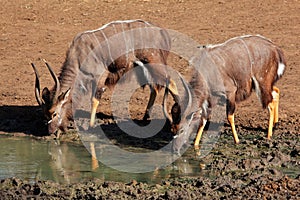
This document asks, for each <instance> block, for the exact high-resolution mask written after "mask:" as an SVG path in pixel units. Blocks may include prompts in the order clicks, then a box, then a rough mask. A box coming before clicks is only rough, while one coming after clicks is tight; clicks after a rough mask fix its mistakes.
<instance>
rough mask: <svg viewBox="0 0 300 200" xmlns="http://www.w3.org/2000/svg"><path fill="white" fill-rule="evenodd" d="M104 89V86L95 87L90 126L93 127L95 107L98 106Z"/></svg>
mask: <svg viewBox="0 0 300 200" xmlns="http://www.w3.org/2000/svg"><path fill="white" fill-rule="evenodd" d="M104 91H105V88H104V87H100V88H97V91H96V93H95V95H94V96H93V97H92V100H91V101H92V105H91V107H92V108H91V120H90V127H94V125H95V119H96V113H97V108H98V105H99V102H100V99H101V96H102V94H103V92H104Z"/></svg>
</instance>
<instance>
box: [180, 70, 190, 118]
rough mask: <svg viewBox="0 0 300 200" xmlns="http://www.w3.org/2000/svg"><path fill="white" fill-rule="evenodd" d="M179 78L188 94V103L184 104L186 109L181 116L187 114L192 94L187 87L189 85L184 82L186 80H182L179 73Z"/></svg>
mask: <svg viewBox="0 0 300 200" xmlns="http://www.w3.org/2000/svg"><path fill="white" fill-rule="evenodd" d="M179 77H180V80H181V82H182V84H183V87H184V89H185V90H186V92H187V94H188V104H187V106H186V109H185V111H184V113H183V114H182V116H184V117H185V116H187V112H188V111H189V110H190V109H191V107H192V94H191V91H190V89H189V86H188V85H187V84H186V82H185V81H184V79H183V78H182V76H181V75H180V74H179Z"/></svg>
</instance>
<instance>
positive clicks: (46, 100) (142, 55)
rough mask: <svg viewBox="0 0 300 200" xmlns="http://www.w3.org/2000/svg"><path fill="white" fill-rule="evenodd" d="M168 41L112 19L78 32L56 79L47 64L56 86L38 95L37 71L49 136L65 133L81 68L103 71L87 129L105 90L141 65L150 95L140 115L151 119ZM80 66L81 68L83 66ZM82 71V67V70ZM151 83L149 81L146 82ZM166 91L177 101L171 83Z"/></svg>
mask: <svg viewBox="0 0 300 200" xmlns="http://www.w3.org/2000/svg"><path fill="white" fill-rule="evenodd" d="M170 45H171V41H170V37H169V35H168V33H167V31H166V30H165V29H163V28H160V27H157V26H155V25H153V24H151V23H149V22H146V21H142V20H127V21H114V22H111V23H108V24H106V25H104V26H102V27H101V28H99V29H96V30H92V31H85V32H83V33H80V34H78V35H77V36H76V37H75V38H74V40H73V41H72V44H71V45H70V48H69V50H68V51H67V55H66V59H65V62H64V64H63V66H62V68H61V71H60V74H59V76H58V77H57V76H56V75H55V73H54V72H53V70H52V68H51V67H50V65H49V64H48V63H46V65H47V67H48V69H49V71H50V73H51V76H52V77H53V79H54V82H55V85H54V87H53V88H52V89H50V90H49V89H48V88H47V87H45V88H44V89H43V91H42V94H40V83H39V75H38V72H37V69H36V67H35V66H34V64H32V67H33V68H34V71H35V76H36V82H35V96H36V100H37V102H38V104H39V105H40V106H41V107H42V109H43V112H44V114H45V116H46V118H47V119H48V120H49V123H48V130H49V133H50V134H51V133H55V132H56V131H57V130H58V129H60V130H62V131H66V130H67V126H68V124H69V122H70V121H72V120H73V116H72V95H73V88H74V82H75V79H76V76H77V74H78V72H79V71H80V70H85V72H86V73H91V74H92V75H95V76H96V73H95V74H93V73H94V72H97V71H104V73H103V74H104V75H103V76H102V77H101V78H99V79H98V80H99V82H98V83H93V85H94V86H96V88H97V91H96V92H95V95H94V96H93V97H92V98H91V104H92V110H91V120H90V125H91V126H93V125H94V122H95V114H96V109H97V107H98V104H99V100H100V98H101V95H102V93H103V91H104V88H105V87H109V88H112V87H113V86H114V85H116V84H117V82H118V80H119V79H120V78H121V77H122V76H123V75H124V74H125V73H126V72H128V71H129V70H130V69H132V68H134V67H136V66H140V67H142V68H143V72H144V74H143V76H144V77H143V78H145V79H147V80H148V81H149V82H148V85H149V86H150V90H151V94H150V99H149V102H148V105H147V109H146V112H145V115H144V119H147V118H149V111H150V108H151V107H152V105H153V103H154V101H155V98H156V95H157V92H158V91H159V90H160V89H161V88H162V86H161V85H160V84H157V83H159V79H162V80H163V81H161V82H162V83H164V80H165V78H166V76H167V72H166V70H165V69H164V67H162V66H165V65H166V60H167V56H168V54H169V50H170V48H171V47H170ZM83 65H84V66H83ZM83 67H84V68H85V69H82V68H83ZM149 79H152V80H149ZM169 90H170V92H171V94H172V95H173V97H174V100H175V101H177V100H176V99H178V92H177V88H176V85H175V82H174V81H172V80H170V85H169Z"/></svg>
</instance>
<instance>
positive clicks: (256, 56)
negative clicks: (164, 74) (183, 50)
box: [171, 35, 286, 147]
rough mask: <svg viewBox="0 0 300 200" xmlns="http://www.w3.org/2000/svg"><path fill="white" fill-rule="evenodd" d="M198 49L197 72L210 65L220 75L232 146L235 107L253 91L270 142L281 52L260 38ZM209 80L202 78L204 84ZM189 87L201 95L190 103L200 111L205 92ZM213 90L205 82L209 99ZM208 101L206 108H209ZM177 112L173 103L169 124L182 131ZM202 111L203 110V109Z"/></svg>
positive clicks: (281, 66)
mask: <svg viewBox="0 0 300 200" xmlns="http://www.w3.org/2000/svg"><path fill="white" fill-rule="evenodd" d="M199 48H200V53H199V57H198V58H197V59H199V60H201V65H202V66H201V68H205V67H209V66H210V65H211V63H213V64H214V65H215V66H216V69H217V70H218V72H216V74H220V76H221V77H222V79H223V84H224V89H225V96H226V102H227V103H226V110H227V111H226V112H227V119H228V122H229V123H230V126H231V129H232V133H233V138H234V142H235V143H236V144H238V143H239V138H238V135H237V132H236V128H235V123H234V112H235V109H236V103H238V102H241V101H243V100H245V99H247V98H248V97H249V96H250V95H251V92H252V91H253V90H254V91H255V92H256V94H257V96H258V98H259V100H260V102H261V104H262V107H263V108H268V111H269V126H268V133H267V138H268V139H271V137H272V132H273V126H274V124H275V123H277V122H278V105H279V95H280V90H279V89H278V88H277V87H276V86H274V84H275V83H276V81H278V80H279V79H280V78H281V76H282V75H283V73H284V70H285V67H286V61H285V58H284V55H283V52H282V50H281V49H280V48H279V47H278V46H276V45H275V44H274V43H273V42H272V41H270V40H269V39H267V38H265V37H262V36H260V35H246V36H240V37H235V38H232V39H229V40H228V41H226V42H224V43H222V44H217V45H207V46H201V47H199ZM200 79H201V77H200ZM209 79H210V78H207V77H206V80H209ZM198 82H200V83H201V80H198ZM191 87H192V88H191V89H193V90H195V91H198V90H200V91H202V92H201V94H200V95H199V94H196V98H198V101H195V100H193V102H195V103H196V105H198V106H199V108H201V105H203V102H204V100H203V95H204V94H205V93H206V89H205V87H203V85H201V84H191ZM214 89H215V88H214V83H213V82H209V81H208V91H209V92H210V95H213V93H214ZM208 99H209V97H208ZM208 99H207V102H208V103H207V105H210V106H213V105H211V104H210V103H209V101H208ZM208 108H209V107H208ZM179 109H180V107H179V108H178V104H176V103H175V104H174V105H173V108H172V110H171V114H172V117H173V120H171V121H172V123H173V125H172V126H177V127H184V126H186V122H184V121H179V122H178V121H177V122H176V119H177V118H178V116H177V115H178V114H177V113H178V110H179ZM202 109H203V110H205V108H203V106H202ZM209 109H211V108H209ZM212 109H213V108H212ZM179 113H180V112H179ZM204 113H205V112H204ZM174 118H175V120H174ZM181 118H182V117H181ZM206 118H207V117H205V118H203V119H204V120H202V122H201V124H200V128H199V129H198V133H197V137H196V140H195V143H194V146H195V147H198V146H199V142H200V139H201V136H202V132H203V128H204V126H205V122H206ZM178 130H181V129H180V128H177V129H176V130H175V134H180V132H178ZM176 131H177V132H176Z"/></svg>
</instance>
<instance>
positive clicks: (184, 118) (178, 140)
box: [163, 75, 195, 154]
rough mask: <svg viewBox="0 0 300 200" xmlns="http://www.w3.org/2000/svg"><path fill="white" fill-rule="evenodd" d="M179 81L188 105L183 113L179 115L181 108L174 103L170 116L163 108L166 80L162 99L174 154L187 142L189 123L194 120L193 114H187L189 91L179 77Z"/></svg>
mask: <svg viewBox="0 0 300 200" xmlns="http://www.w3.org/2000/svg"><path fill="white" fill-rule="evenodd" d="M179 76H180V75H179ZM180 79H181V82H182V83H183V86H184V90H185V92H186V93H187V98H188V103H187V106H186V109H185V111H184V113H181V107H180V105H179V104H178V103H175V104H174V105H173V106H172V109H171V116H170V115H169V114H168V112H167V109H166V106H165V101H166V99H167V95H168V80H167V85H166V89H165V94H164V99H163V110H164V115H165V116H166V118H167V119H168V120H169V121H170V123H171V131H172V132H173V134H174V139H173V143H172V150H173V152H174V153H176V154H180V149H181V148H182V146H183V145H184V144H186V143H187V142H188V140H189V137H190V133H191V130H190V126H191V122H192V121H193V119H194V114H195V113H192V114H189V111H190V110H191V107H192V95H191V91H190V89H189V87H188V85H187V84H186V82H185V81H184V80H183V78H182V77H181V76H180Z"/></svg>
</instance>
